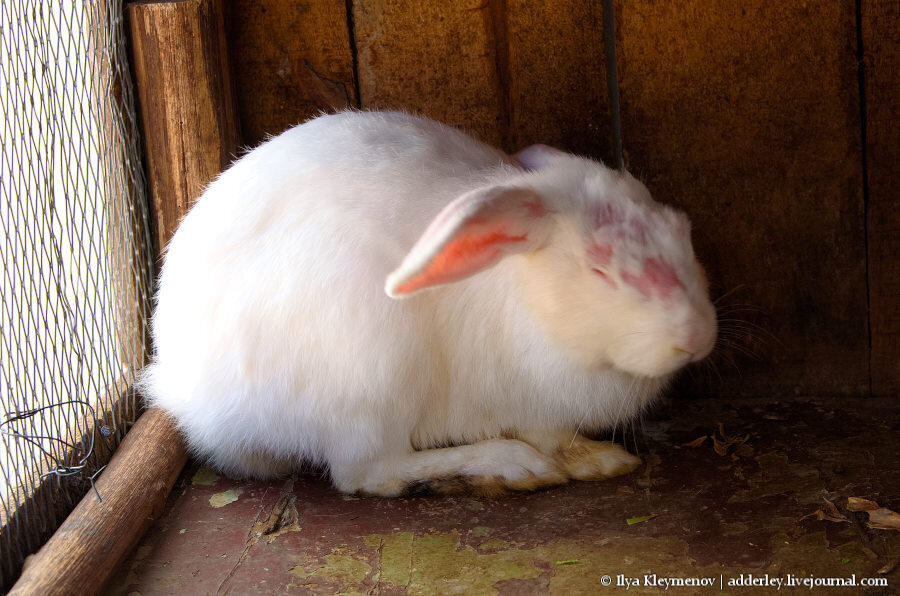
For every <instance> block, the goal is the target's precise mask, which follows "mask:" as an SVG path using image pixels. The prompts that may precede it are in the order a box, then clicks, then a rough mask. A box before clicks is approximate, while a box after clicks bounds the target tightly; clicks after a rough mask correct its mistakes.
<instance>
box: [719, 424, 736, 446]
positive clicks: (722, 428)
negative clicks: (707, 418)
mask: <svg viewBox="0 0 900 596" xmlns="http://www.w3.org/2000/svg"><path fill="white" fill-rule="evenodd" d="M719 436H720V437H722V440H723V441H725V442H726V443H728V444H729V445H730V444H731V443H734V438H733V437H729V436H728V434H727V433H726V432H725V424H724V423H722V422H720V423H719Z"/></svg>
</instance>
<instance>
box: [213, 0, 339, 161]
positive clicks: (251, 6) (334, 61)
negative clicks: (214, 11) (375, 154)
mask: <svg viewBox="0 0 900 596" xmlns="http://www.w3.org/2000/svg"><path fill="white" fill-rule="evenodd" d="M228 4H229V6H228V8H229V11H228V13H227V14H226V21H225V25H226V28H227V31H228V44H229V48H230V49H231V52H232V54H231V55H232V58H231V62H232V67H233V69H234V72H235V79H236V80H237V83H238V84H237V89H236V92H237V96H238V108H239V110H240V117H241V125H242V127H243V133H244V143H246V144H247V145H248V146H250V147H253V146H255V145H257V144H259V143H260V142H261V141H262V140H264V139H265V137H266V136H267V135H274V134H278V133H280V132H282V131H284V130H285V129H287V128H289V127H291V126H293V125H294V124H298V123H300V122H303V121H304V120H307V119H309V118H310V117H312V116H314V115H316V114H317V113H319V112H320V111H322V110H325V111H334V110H338V109H344V108H348V107H352V106H355V105H356V85H355V83H354V75H353V55H352V52H351V48H350V32H349V29H348V25H347V9H346V3H345V2H344V1H343V0H329V1H328V2H312V1H299V2H295V1H291V2H285V1H284V0H235V1H234V2H229V3H228Z"/></svg>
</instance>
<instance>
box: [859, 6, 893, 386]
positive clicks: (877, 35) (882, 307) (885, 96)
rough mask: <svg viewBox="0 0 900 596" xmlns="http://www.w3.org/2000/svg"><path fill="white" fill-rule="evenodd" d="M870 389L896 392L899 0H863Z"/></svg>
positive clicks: (861, 31)
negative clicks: (870, 353) (870, 358)
mask: <svg viewBox="0 0 900 596" xmlns="http://www.w3.org/2000/svg"><path fill="white" fill-rule="evenodd" d="M861 17H862V18H861V19H860V20H861V29H860V33H861V37H862V47H863V52H864V59H865V62H864V63H865V67H866V68H865V80H864V81H863V83H864V89H865V91H864V93H865V98H866V102H865V105H866V141H867V142H866V163H867V165H868V182H869V184H868V196H869V201H868V207H869V208H868V232H869V234H868V235H869V278H870V280H871V282H870V293H871V310H870V312H871V317H872V323H871V324H872V391H873V392H874V393H876V394H878V395H894V396H896V395H897V394H900V201H898V197H900V175H898V170H900V2H896V1H895V0H863V1H862V4H861Z"/></svg>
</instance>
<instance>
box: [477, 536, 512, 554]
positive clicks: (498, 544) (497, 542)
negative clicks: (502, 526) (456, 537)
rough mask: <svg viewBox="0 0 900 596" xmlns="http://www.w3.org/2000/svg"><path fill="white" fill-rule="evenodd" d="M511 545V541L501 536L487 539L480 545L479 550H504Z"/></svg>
mask: <svg viewBox="0 0 900 596" xmlns="http://www.w3.org/2000/svg"><path fill="white" fill-rule="evenodd" d="M509 547H510V544H509V542H507V541H506V540H501V539H499V538H491V539H490V540H485V541H484V542H482V543H481V544H479V545H478V550H479V551H481V552H484V551H488V550H502V549H508V548H509Z"/></svg>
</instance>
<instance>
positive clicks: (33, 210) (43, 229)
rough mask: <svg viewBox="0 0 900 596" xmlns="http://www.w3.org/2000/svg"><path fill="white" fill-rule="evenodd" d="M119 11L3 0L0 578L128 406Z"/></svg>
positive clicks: (138, 313)
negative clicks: (0, 552)
mask: <svg viewBox="0 0 900 596" xmlns="http://www.w3.org/2000/svg"><path fill="white" fill-rule="evenodd" d="M122 10H123V7H122V2H121V0H118V1H117V0H56V1H40V0H37V1H32V0H12V1H11V2H6V1H4V2H0V111H2V113H3V122H2V128H0V134H2V138H0V223H2V236H0V240H2V242H0V265H2V275H0V308H2V310H0V415H2V416H0V424H2V429H0V430H2V431H3V434H2V435H0V551H2V554H0V589H4V588H8V587H9V586H10V585H11V583H12V581H13V580H14V579H15V577H16V576H17V575H18V572H19V569H20V567H21V564H22V562H23V561H24V558H25V557H26V556H27V555H28V554H29V553H31V552H34V551H35V550H36V549H37V548H39V547H40V545H41V544H42V543H43V542H44V540H46V539H47V538H48V537H49V535H50V534H51V533H52V532H53V530H54V529H55V528H56V527H57V525H58V524H59V522H60V521H61V519H62V517H63V516H64V515H65V514H66V513H67V512H68V511H69V510H70V509H71V508H72V507H73V506H74V505H75V504H76V503H77V501H78V500H79V499H80V498H81V496H82V495H83V494H84V493H85V492H86V491H88V490H90V479H91V478H92V476H93V475H94V474H95V473H96V472H97V471H98V470H99V469H101V468H102V466H103V465H104V464H105V462H106V460H108V458H109V456H110V454H111V453H112V451H113V450H114V449H115V447H116V446H117V445H118V443H119V442H120V441H121V439H122V437H123V436H124V433H125V431H126V430H127V428H128V427H129V426H130V424H131V423H133V422H134V419H135V418H136V416H137V414H138V403H137V400H136V398H135V395H134V393H133V391H132V389H131V387H132V384H133V383H132V382H133V380H134V375H135V373H136V371H137V370H139V368H140V367H141V366H142V365H143V364H144V361H145V359H146V357H147V347H148V345H149V341H148V339H147V321H148V317H149V310H150V296H151V294H152V288H151V285H152V279H153V277H152V268H153V261H152V250H151V248H150V247H151V241H150V232H149V221H148V216H147V211H146V194H145V184H144V180H143V172H142V169H141V165H140V153H139V144H138V140H137V135H136V130H137V124H136V118H135V111H134V100H133V94H132V90H131V87H130V84H131V83H130V81H131V78H130V73H129V72H128V61H127V57H126V53H125V42H124V23H123V16H122Z"/></svg>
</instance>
